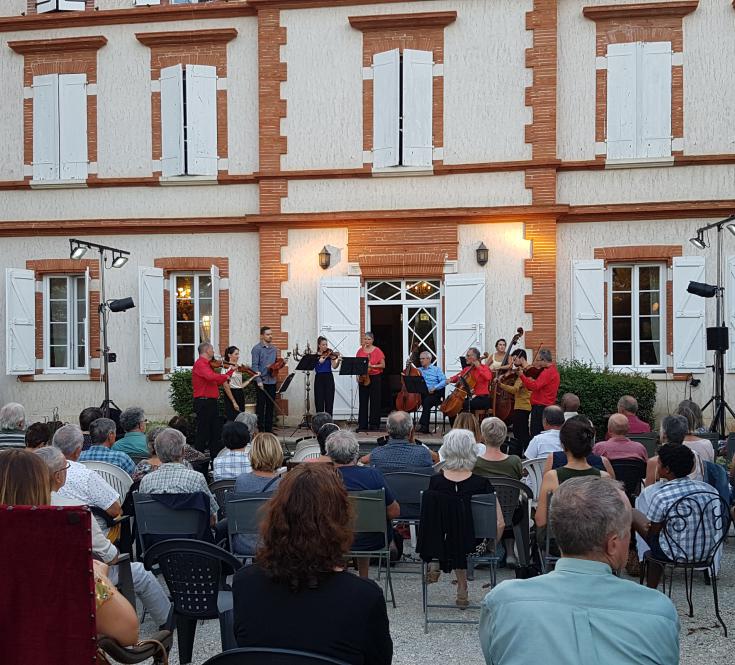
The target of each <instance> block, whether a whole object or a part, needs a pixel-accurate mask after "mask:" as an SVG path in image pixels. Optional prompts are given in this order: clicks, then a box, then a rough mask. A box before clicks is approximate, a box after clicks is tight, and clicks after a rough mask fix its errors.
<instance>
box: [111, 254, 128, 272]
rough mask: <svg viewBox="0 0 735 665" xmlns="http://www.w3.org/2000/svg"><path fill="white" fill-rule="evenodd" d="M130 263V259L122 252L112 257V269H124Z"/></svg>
mask: <svg viewBox="0 0 735 665" xmlns="http://www.w3.org/2000/svg"><path fill="white" fill-rule="evenodd" d="M127 262H128V257H127V255H126V254H123V253H122V252H120V253H118V254H117V255H115V254H113V255H112V267H113V268H122V267H123V266H124V265H125V264H126V263H127Z"/></svg>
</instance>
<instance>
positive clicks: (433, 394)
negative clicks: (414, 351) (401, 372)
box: [418, 351, 447, 434]
mask: <svg viewBox="0 0 735 665" xmlns="http://www.w3.org/2000/svg"><path fill="white" fill-rule="evenodd" d="M419 361H420V362H421V367H419V371H420V372H421V376H423V377H424V381H425V382H426V389H427V390H428V391H429V392H428V393H426V394H425V395H422V396H421V419H420V420H419V427H418V431H419V432H423V433H424V434H428V433H429V420H430V418H431V410H432V409H433V408H434V407H438V406H439V405H440V404H441V403H442V400H443V399H444V388H445V387H446V385H447V377H446V376H445V375H444V372H442V371H441V370H440V369H439V367H438V366H437V365H432V364H431V361H432V357H431V353H429V352H428V351H422V352H421V355H420V356H419Z"/></svg>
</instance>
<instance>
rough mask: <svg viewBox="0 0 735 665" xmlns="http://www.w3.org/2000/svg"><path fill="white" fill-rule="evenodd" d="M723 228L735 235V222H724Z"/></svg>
mask: <svg viewBox="0 0 735 665" xmlns="http://www.w3.org/2000/svg"><path fill="white" fill-rule="evenodd" d="M725 228H726V229H727V230H728V231H729V232H730V233H732V234H733V235H734V236H735V222H730V223H729V224H725Z"/></svg>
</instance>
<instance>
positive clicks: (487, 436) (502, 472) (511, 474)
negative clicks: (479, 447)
mask: <svg viewBox="0 0 735 665" xmlns="http://www.w3.org/2000/svg"><path fill="white" fill-rule="evenodd" d="M480 430H481V431H482V440H483V441H484V442H485V445H486V449H485V452H484V453H483V454H482V455H478V457H477V462H476V463H475V468H474V469H473V470H472V473H474V474H476V475H478V476H485V477H486V478H492V477H493V476H506V477H508V478H513V480H520V479H521V476H522V475H523V463H522V462H521V458H520V457H518V456H517V455H506V454H505V453H504V452H502V451H501V450H500V446H502V445H503V444H504V443H505V440H506V438H507V436H508V428H507V427H506V426H505V423H504V422H503V421H502V420H501V419H500V418H495V417H492V418H485V419H484V420H483V421H482V425H481V426H480Z"/></svg>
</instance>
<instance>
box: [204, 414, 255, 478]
mask: <svg viewBox="0 0 735 665" xmlns="http://www.w3.org/2000/svg"><path fill="white" fill-rule="evenodd" d="M222 443H223V444H224V448H222V450H220V452H219V455H217V457H215V458H214V461H213V462H212V477H213V478H214V479H215V481H217V480H229V479H232V478H237V477H238V476H239V475H240V474H241V473H250V452H249V450H248V447H249V445H250V431H249V430H248V428H247V426H246V425H245V424H244V423H238V422H229V423H225V424H224V426H223V427H222Z"/></svg>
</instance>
